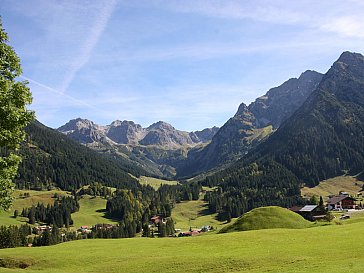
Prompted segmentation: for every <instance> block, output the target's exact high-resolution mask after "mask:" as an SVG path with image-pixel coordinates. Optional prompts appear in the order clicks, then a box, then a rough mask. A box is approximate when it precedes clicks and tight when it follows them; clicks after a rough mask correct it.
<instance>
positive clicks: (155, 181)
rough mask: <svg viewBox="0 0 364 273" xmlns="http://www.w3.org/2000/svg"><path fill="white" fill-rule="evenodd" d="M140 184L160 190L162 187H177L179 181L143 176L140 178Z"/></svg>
mask: <svg viewBox="0 0 364 273" xmlns="http://www.w3.org/2000/svg"><path fill="white" fill-rule="evenodd" d="M139 183H140V184H142V185H150V186H152V187H153V188H154V189H155V190H158V189H159V187H160V186H161V185H177V184H178V182H177V181H170V180H164V179H159V178H154V177H147V176H141V177H140V178H139Z"/></svg>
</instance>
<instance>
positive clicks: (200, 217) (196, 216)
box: [172, 200, 224, 231]
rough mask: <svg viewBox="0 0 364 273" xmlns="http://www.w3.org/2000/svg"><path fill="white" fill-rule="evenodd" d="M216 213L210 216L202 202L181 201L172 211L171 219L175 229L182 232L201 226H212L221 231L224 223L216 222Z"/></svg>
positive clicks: (204, 203)
mask: <svg viewBox="0 0 364 273" xmlns="http://www.w3.org/2000/svg"><path fill="white" fill-rule="evenodd" d="M216 216H217V213H214V214H211V213H210V212H209V211H208V208H207V204H206V202H204V201H203V200H196V201H183V202H181V203H178V204H176V206H175V208H174V209H173V210H172V218H173V220H174V221H175V222H176V224H175V228H180V229H182V230H183V231H186V230H189V228H190V226H191V227H192V228H201V227H202V226H213V227H214V228H217V229H221V228H222V227H223V226H224V222H220V221H218V220H216Z"/></svg>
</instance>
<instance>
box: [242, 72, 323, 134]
mask: <svg viewBox="0 0 364 273" xmlns="http://www.w3.org/2000/svg"><path fill="white" fill-rule="evenodd" d="M322 76H323V75H322V74H320V73H318V72H316V71H312V70H307V71H305V72H303V73H302V74H301V75H300V77H299V78H291V79H289V80H287V81H285V82H284V83H283V84H281V85H280V86H278V87H274V88H271V89H270V90H269V91H268V92H267V93H266V94H265V95H263V96H261V97H259V98H257V99H256V100H255V101H254V102H252V103H251V104H250V105H249V106H248V108H249V110H250V111H251V112H252V113H253V115H254V116H255V118H256V119H257V121H256V122H257V123H256V125H257V127H265V126H267V125H269V124H271V125H273V127H274V128H278V127H279V126H280V125H281V124H282V122H283V121H285V120H286V119H287V118H288V117H290V116H291V115H292V114H293V113H294V111H295V110H297V109H298V108H299V107H300V106H301V105H302V104H303V102H304V101H305V100H306V99H307V98H308V96H309V95H310V94H311V93H312V92H313V91H314V90H315V89H316V88H317V86H318V85H319V83H320V81H321V79H322Z"/></svg>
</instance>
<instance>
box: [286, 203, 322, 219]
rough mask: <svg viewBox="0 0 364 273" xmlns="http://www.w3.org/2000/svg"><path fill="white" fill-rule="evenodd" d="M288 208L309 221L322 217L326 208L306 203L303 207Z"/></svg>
mask: <svg viewBox="0 0 364 273" xmlns="http://www.w3.org/2000/svg"><path fill="white" fill-rule="evenodd" d="M289 210H291V211H293V212H295V213H297V214H299V215H301V216H302V217H303V218H305V219H306V220H309V221H316V220H319V219H323V218H324V217H325V216H326V210H325V209H324V208H320V207H319V206H317V205H306V206H304V207H298V206H295V207H292V208H289Z"/></svg>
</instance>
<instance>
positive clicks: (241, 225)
mask: <svg viewBox="0 0 364 273" xmlns="http://www.w3.org/2000/svg"><path fill="white" fill-rule="evenodd" d="M311 225H312V224H311V222H309V221H307V220H305V219H304V218H303V217H302V216H300V215H298V214H297V213H294V212H292V211H290V210H288V209H284V208H281V207H273V206H272V207H262V208H256V209H253V210H251V211H249V212H247V213H245V214H244V215H243V216H241V217H239V218H238V219H236V221H235V222H234V223H232V224H231V225H229V226H226V227H224V228H223V229H221V231H220V233H226V232H233V231H245V230H257V229H272V228H292V229H297V228H306V227H310V226H311Z"/></svg>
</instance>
